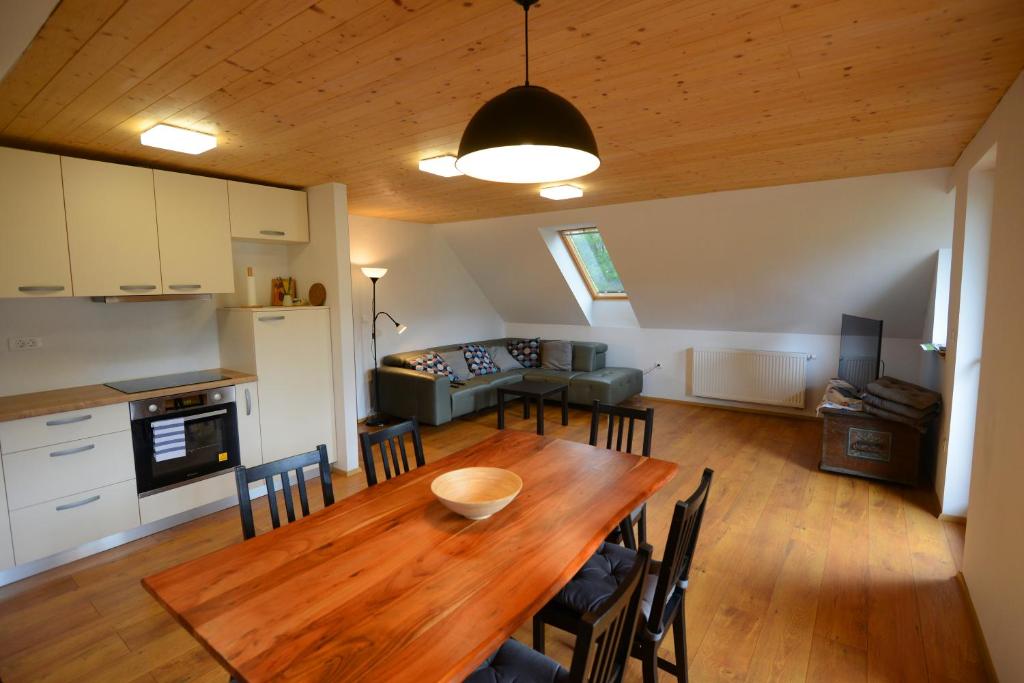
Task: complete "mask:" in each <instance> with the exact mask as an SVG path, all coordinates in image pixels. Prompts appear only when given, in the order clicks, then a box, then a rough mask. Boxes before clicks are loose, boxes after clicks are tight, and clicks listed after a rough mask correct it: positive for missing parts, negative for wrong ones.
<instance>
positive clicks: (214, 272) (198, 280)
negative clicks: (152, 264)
mask: <svg viewBox="0 0 1024 683" xmlns="http://www.w3.org/2000/svg"><path fill="white" fill-rule="evenodd" d="M153 183H154V187H155V191H156V220H157V229H158V234H159V243H160V272H161V275H162V280H163V292H164V294H202V293H210V292H215V293H225V292H233V291H235V277H234V268H233V266H232V258H231V220H230V217H229V214H228V182H227V181H226V180H221V179H219V178H205V177H203V176H196V175H188V174H185V173H171V172H170V171H153Z"/></svg>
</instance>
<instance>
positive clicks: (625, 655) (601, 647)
mask: <svg viewBox="0 0 1024 683" xmlns="http://www.w3.org/2000/svg"><path fill="white" fill-rule="evenodd" d="M650 564H651V546H649V545H647V544H646V543H645V544H642V545H641V546H640V550H639V551H638V552H637V556H636V561H635V562H634V564H633V567H632V568H631V569H630V571H629V574H628V575H627V576H626V577H625V579H624V580H623V581H622V582H621V583H620V584H619V586H618V588H617V589H616V590H615V592H614V593H613V594H612V596H611V597H610V598H608V599H607V600H606V601H605V602H604V603H603V604H602V605H601V607H600V608H599V609H598V610H597V611H595V612H588V613H586V614H584V615H583V618H582V624H581V628H580V630H579V632H578V633H577V635H576V645H575V647H574V649H573V656H572V666H571V668H570V670H569V681H571V682H572V683H616V682H617V681H620V680H621V679H622V672H623V669H624V668H625V666H626V660H627V659H629V653H630V650H631V648H632V645H633V636H634V635H635V634H636V625H637V616H638V614H639V612H640V601H641V598H642V596H643V589H644V579H645V578H646V577H647V572H648V570H649V569H650Z"/></svg>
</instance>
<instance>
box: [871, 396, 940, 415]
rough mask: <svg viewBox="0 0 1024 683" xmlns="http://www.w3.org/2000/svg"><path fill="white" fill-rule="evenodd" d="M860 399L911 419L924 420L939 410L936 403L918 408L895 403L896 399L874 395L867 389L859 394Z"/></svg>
mask: <svg viewBox="0 0 1024 683" xmlns="http://www.w3.org/2000/svg"><path fill="white" fill-rule="evenodd" d="M861 400H863V401H864V402H865V403H867V404H869V405H873V406H874V407H876V408H881V409H882V410H886V411H888V412H890V413H896V414H897V415H903V416H904V417H909V418H910V419H911V420H924V419H926V418H930V417H931V416H932V415H934V414H935V413H937V412H939V404H938V403H933V404H932V407H931V408H927V409H925V410H920V409H918V408H914V407H912V406H908V405H904V404H902V403H897V402H896V401H890V400H889V399H886V398H881V397H880V396H875V395H874V394H872V393H870V392H867V391H865V392H864V393H863V394H861Z"/></svg>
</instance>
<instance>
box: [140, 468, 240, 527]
mask: <svg viewBox="0 0 1024 683" xmlns="http://www.w3.org/2000/svg"><path fill="white" fill-rule="evenodd" d="M234 496H237V491H236V490H235V472H234V470H231V471H230V472H225V473H224V474H218V475H217V476H216V477H207V478H206V479H200V480H198V481H193V482H191V483H189V484H187V485H185V486H178V487H177V488H173V489H168V490H167V491H161V492H159V493H154V494H151V495H147V496H143V497H141V498H139V517H140V519H141V520H142V523H143V524H149V523H150V522H156V521H157V520H161V519H166V518H167V517H172V516H174V515H177V514H180V513H182V512H187V511H189V510H194V509H196V508H198V507H202V506H204V505H209V504H210V503H215V502H217V501H219V500H224V499H225V498H231V497H234Z"/></svg>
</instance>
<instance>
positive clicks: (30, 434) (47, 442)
mask: <svg viewBox="0 0 1024 683" xmlns="http://www.w3.org/2000/svg"><path fill="white" fill-rule="evenodd" d="M130 428H131V425H130V423H129V420H128V404H127V403H117V404H115V405H112V406H100V407H98V408H88V409H86V410H72V411H70V412H67V413H54V414H53V415H40V416H39V417H27V418H25V419H23V420H11V421H10V422H0V452H3V453H5V454H6V453H15V452H17V451H24V450H28V449H29V448H40V447H42V446H52V445H53V444H58V443H64V442H65V441H75V440H77V439H87V438H89V437H91V436H99V435H100V434H112V433H113V432H121V431H125V430H127V429H130Z"/></svg>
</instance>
